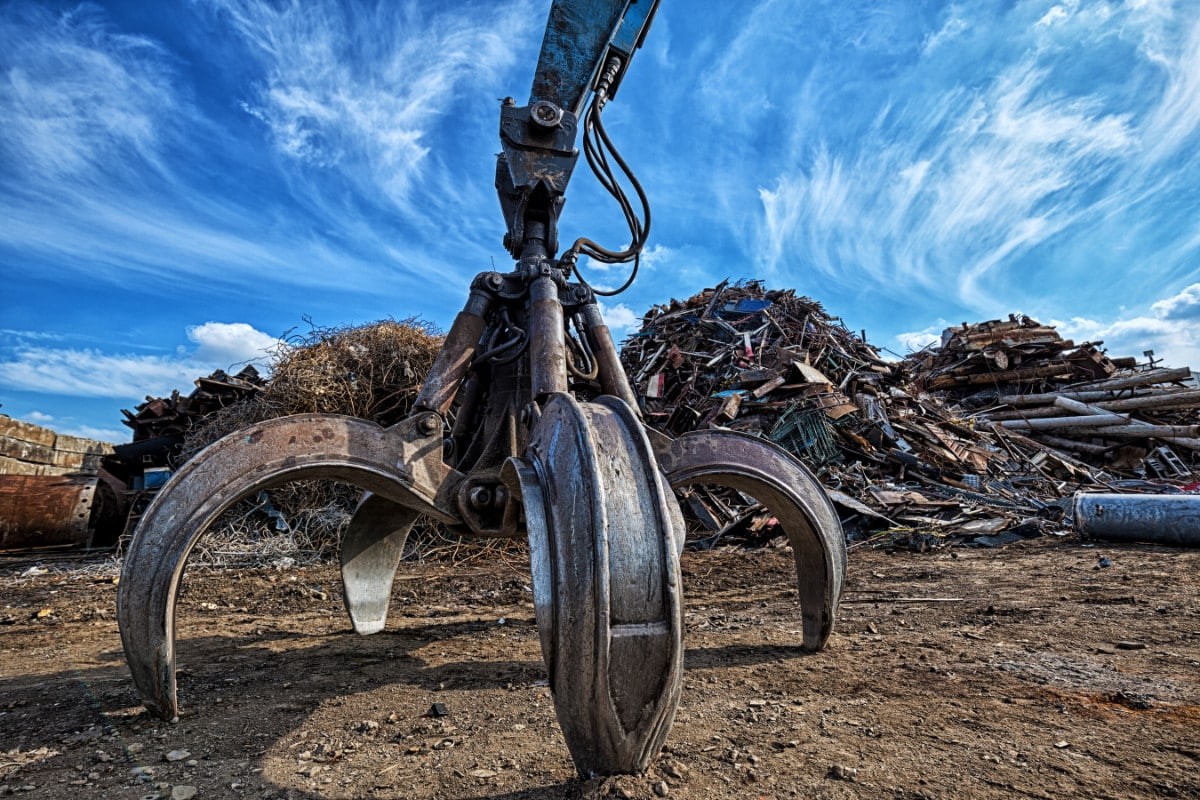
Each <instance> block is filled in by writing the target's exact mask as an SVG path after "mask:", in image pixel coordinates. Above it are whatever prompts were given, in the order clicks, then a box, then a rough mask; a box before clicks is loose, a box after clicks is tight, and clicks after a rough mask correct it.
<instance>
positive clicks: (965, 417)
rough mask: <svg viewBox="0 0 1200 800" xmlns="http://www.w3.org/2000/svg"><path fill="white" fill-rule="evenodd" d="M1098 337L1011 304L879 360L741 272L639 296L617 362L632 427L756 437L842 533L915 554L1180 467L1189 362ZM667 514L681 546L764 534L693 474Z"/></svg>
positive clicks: (1196, 439)
mask: <svg viewBox="0 0 1200 800" xmlns="http://www.w3.org/2000/svg"><path fill="white" fill-rule="evenodd" d="M1102 344H1103V343H1102V342H1085V343H1083V344H1079V345H1076V344H1075V343H1074V342H1071V341H1069V340H1064V339H1062V337H1061V336H1059V334H1058V333H1057V331H1056V330H1055V329H1054V328H1053V327H1050V326H1046V325H1042V324H1040V323H1038V322H1036V321H1035V320H1032V319H1030V318H1028V317H1018V316H1013V317H1010V319H1009V320H1008V321H1004V322H1002V321H990V322H984V323H980V324H978V325H966V324H964V325H963V326H961V327H959V328H951V329H949V330H947V331H946V332H945V333H944V334H943V337H942V341H941V343H940V344H939V345H937V346H934V347H930V348H927V349H925V350H923V351H921V352H919V353H916V354H914V355H912V356H910V357H909V358H907V359H905V360H904V361H888V360H886V359H884V358H883V357H882V356H881V355H880V353H879V352H878V351H877V350H876V349H875V348H874V347H872V346H871V345H870V344H868V343H867V341H866V337H865V333H861V334H860V333H855V332H853V331H851V330H850V329H849V328H848V327H847V326H846V325H845V324H844V323H843V322H842V321H841V320H840V319H838V318H836V317H833V316H831V315H829V314H828V313H826V312H825V310H824V309H823V308H822V307H821V305H820V304H819V303H818V302H816V301H814V300H812V299H809V298H806V297H801V296H798V295H796V293H795V292H794V291H791V290H767V289H766V288H765V287H764V286H763V284H762V283H761V282H759V281H749V282H743V283H737V284H730V283H729V282H723V283H721V284H720V285H718V286H716V287H713V288H710V289H706V290H704V291H702V292H700V293H698V294H696V295H694V296H692V297H690V298H688V299H687V300H684V301H678V300H672V301H671V302H670V303H668V304H666V305H661V306H656V307H654V308H652V309H651V310H650V312H649V313H647V314H646V316H645V318H644V320H643V325H642V328H641V330H640V331H638V332H637V333H635V334H633V335H632V336H631V337H630V338H629V339H627V340H626V342H625V345H624V348H623V350H622V362H623V364H624V366H625V368H626V371H627V372H628V374H629V376H630V379H631V381H632V383H633V386H634V389H635V391H636V392H637V393H638V395H639V403H640V405H641V408H642V411H643V414H644V416H645V418H646V421H647V422H648V424H649V425H650V426H652V427H654V428H656V429H658V430H661V431H663V432H666V433H669V434H671V435H675V436H678V435H680V434H683V433H685V432H687V431H690V430H695V429H704V428H730V429H733V430H738V431H743V432H746V433H750V434H753V435H756V436H759V437H763V438H767V439H770V440H771V441H773V442H775V443H776V444H777V445H779V446H781V447H783V448H784V449H786V450H788V451H789V452H791V453H793V454H794V455H796V456H798V457H799V458H800V459H801V460H802V461H803V462H804V463H805V464H806V465H807V466H808V467H809V468H810V469H812V470H813V471H814V472H815V473H816V475H817V477H818V478H819V479H820V481H821V482H822V484H824V486H825V487H826V488H827V489H828V490H829V491H830V495H831V497H832V498H833V500H834V502H835V504H836V505H837V506H838V509H839V512H840V514H841V516H842V521H843V525H844V526H845V527H846V529H847V533H848V534H850V535H851V536H852V538H854V537H857V538H860V539H863V538H870V539H873V540H874V541H876V542H879V543H883V544H887V545H896V544H900V545H906V546H910V547H913V548H915V549H924V548H926V547H929V546H932V545H936V544H939V543H943V542H946V541H951V542H971V543H975V544H978V545H981V546H995V545H997V544H1005V543H1008V542H1011V541H1016V540H1019V539H1022V538H1027V537H1030V536H1037V535H1040V534H1041V533H1043V532H1046V531H1056V532H1063V531H1065V530H1066V527H1065V523H1067V522H1069V516H1070V512H1071V497H1072V495H1073V494H1074V493H1075V492H1076V491H1077V490H1079V489H1084V490H1092V491H1097V490H1103V491H1160V490H1162V489H1164V488H1165V489H1166V490H1168V491H1178V490H1179V489H1178V488H1176V487H1178V486H1181V485H1184V484H1186V483H1188V482H1189V481H1194V480H1195V479H1196V477H1197V466H1196V456H1195V455H1194V453H1195V451H1197V450H1200V436H1198V435H1197V431H1200V429H1196V428H1195V426H1196V425H1197V424H1200V413H1198V410H1200V391H1196V390H1195V389H1188V388H1185V387H1184V386H1183V385H1182V381H1184V380H1186V379H1188V378H1189V377H1190V372H1189V371H1188V370H1186V369H1184V370H1167V369H1158V368H1155V367H1154V365H1153V364H1152V365H1150V366H1148V367H1147V366H1139V365H1138V364H1137V361H1136V360H1135V359H1131V358H1126V359H1112V358H1109V357H1108V356H1107V355H1106V354H1105V353H1104V351H1103V350H1102V349H1101V347H1100V346H1101V345H1102ZM1039 420H1042V421H1039ZM685 509H686V511H687V512H688V517H689V528H690V537H689V541H690V542H691V545H692V546H694V547H711V546H714V545H716V544H720V543H739V544H744V543H749V544H756V545H762V544H766V543H769V542H772V540H775V537H776V536H777V535H778V532H777V530H776V526H775V524H774V520H773V519H772V518H771V517H770V515H769V514H766V513H765V512H764V511H763V510H762V509H761V507H759V506H758V505H757V504H755V503H754V501H753V498H750V497H747V496H746V495H743V494H740V493H738V492H735V491H732V490H728V489H714V488H710V487H696V488H694V489H692V490H691V491H690V493H689V494H688V495H687V497H686V502H685ZM776 541H779V540H776Z"/></svg>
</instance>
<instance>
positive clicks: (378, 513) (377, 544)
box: [339, 493, 420, 634]
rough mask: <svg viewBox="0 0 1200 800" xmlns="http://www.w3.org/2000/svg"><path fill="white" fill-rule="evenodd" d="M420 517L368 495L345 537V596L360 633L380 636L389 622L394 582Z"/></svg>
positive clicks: (401, 507)
mask: <svg viewBox="0 0 1200 800" xmlns="http://www.w3.org/2000/svg"><path fill="white" fill-rule="evenodd" d="M418 516H420V514H419V512H417V511H415V510H414V509H412V508H409V507H407V506H403V505H400V504H398V503H394V502H392V501H391V500H388V499H386V498H384V497H380V496H379V495H377V494H370V493H367V494H366V495H364V497H363V499H362V500H361V501H360V502H359V504H358V508H356V509H355V510H354V516H353V517H351V518H350V524H349V525H348V526H347V527H346V533H345V534H344V535H343V536H342V545H341V550H340V552H339V558H340V560H341V564H342V596H343V598H344V599H345V601H346V611H347V612H348V613H349V614H350V623H351V624H352V625H353V626H354V632H355V633H361V634H369V633H379V631H381V630H383V626H384V624H386V623H387V615H388V605H389V603H390V602H391V599H392V582H393V580H394V579H395V577H396V568H397V567H398V566H399V564H400V556H401V555H402V554H403V553H404V542H405V541H407V539H408V532H409V531H411V530H412V526H413V523H414V522H416V521H417V517H418Z"/></svg>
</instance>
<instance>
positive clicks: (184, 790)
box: [171, 785, 196, 800]
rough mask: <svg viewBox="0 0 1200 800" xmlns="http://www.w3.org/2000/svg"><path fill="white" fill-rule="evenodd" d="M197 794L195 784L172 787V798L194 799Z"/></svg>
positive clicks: (172, 799) (176, 799)
mask: <svg viewBox="0 0 1200 800" xmlns="http://www.w3.org/2000/svg"><path fill="white" fill-rule="evenodd" d="M195 796H196V787H195V786H183V785H180V786H176V787H174V788H173V789H171V800H192V798H193V797H195Z"/></svg>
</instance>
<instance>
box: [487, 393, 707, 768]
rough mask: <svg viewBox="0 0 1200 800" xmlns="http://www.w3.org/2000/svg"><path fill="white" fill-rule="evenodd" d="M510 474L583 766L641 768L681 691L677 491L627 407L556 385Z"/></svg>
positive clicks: (575, 753) (548, 646) (545, 650)
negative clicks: (582, 399)
mask: <svg viewBox="0 0 1200 800" xmlns="http://www.w3.org/2000/svg"><path fill="white" fill-rule="evenodd" d="M504 478H505V482H506V483H507V484H508V485H509V487H510V488H511V489H512V490H513V491H514V492H516V491H519V492H520V496H521V498H522V502H523V505H524V509H525V520H526V527H527V529H528V532H529V546H530V561H531V569H532V573H533V590H534V607H535V610H536V616H537V622H538V632H539V635H540V637H541V643H542V654H543V656H544V658H545V660H546V666H547V669H548V671H549V674H550V686H551V688H552V690H553V692H554V705H555V711H556V712H557V714H558V721H559V725H560V726H561V727H562V732H563V738H564V739H566V742H567V747H568V748H569V749H570V751H571V757H572V759H573V760H574V762H575V767H576V769H578V770H579V772H580V774H582V775H585V776H590V775H596V774H601V775H610V774H614V773H624V772H633V773H637V772H643V771H645V769H646V767H647V765H648V764H649V762H650V759H651V758H652V757H653V756H654V755H655V754H656V753H657V752H658V750H659V748H660V747H661V746H662V743H663V741H664V739H665V738H666V735H667V731H668V730H669V729H670V726H671V721H672V720H673V719H674V717H675V709H676V707H677V706H678V704H679V690H680V678H681V674H682V654H683V648H682V643H681V627H682V624H681V611H680V606H681V599H680V592H679V557H678V551H677V550H676V545H675V539H676V537H675V530H676V528H677V526H680V525H681V524H682V519H681V517H680V515H679V512H678V508H677V505H676V503H675V498H674V497H673V496H672V493H671V491H670V489H669V488H668V487H667V485H666V482H665V481H664V480H663V477H662V474H661V472H660V471H659V469H658V466H657V464H656V463H655V459H654V454H653V451H652V449H651V447H650V443H649V441H648V440H647V438H646V435H645V433H644V432H643V431H642V428H641V425H640V423H639V421H638V420H637V418H636V417H635V416H634V414H633V412H632V411H630V409H629V407H628V406H627V405H625V403H623V402H622V401H620V400H617V399H615V398H613V397H601V398H599V399H598V400H597V401H596V402H594V403H582V404H581V403H577V402H576V401H575V400H574V399H572V398H571V397H570V396H569V395H566V394H554V395H552V396H551V398H550V400H549V401H548V402H547V403H546V405H545V407H544V410H543V412H542V415H541V418H540V419H539V420H538V422H537V424H536V426H535V427H534V429H533V431H532V435H531V438H530V444H529V448H528V450H527V451H526V458H523V459H516V458H513V459H510V460H509V461H508V462H507V464H506V465H505V472H504Z"/></svg>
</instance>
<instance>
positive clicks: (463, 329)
mask: <svg viewBox="0 0 1200 800" xmlns="http://www.w3.org/2000/svg"><path fill="white" fill-rule="evenodd" d="M490 307H491V303H490V301H489V300H488V298H487V296H486V295H485V294H484V293H483V292H481V291H478V290H476V289H472V291H471V296H470V299H469V300H468V301H467V306H466V307H465V308H464V309H463V310H462V311H460V312H458V316H457V317H455V318H454V323H453V324H452V325H451V326H450V332H449V333H448V334H446V341H445V344H444V345H443V346H442V349H441V352H439V353H438V356H437V358H436V359H435V360H434V362H433V365H432V366H431V367H430V368H429V374H428V376H427V377H426V378H425V383H424V385H422V386H421V391H420V392H418V393H417V398H416V400H414V401H413V405H414V406H415V407H416V408H421V409H428V410H431V411H436V412H437V413H438V414H441V415H444V414H445V413H446V412H447V411H449V410H450V406H451V405H452V404H453V403H454V397H455V395H456V394H457V393H458V387H459V385H460V384H461V383H462V380H463V378H464V377H466V375H467V371H468V370H469V369H470V367H471V358H472V357H473V356H474V355H475V348H476V346H477V345H478V344H479V338H480V337H481V336H482V335H483V328H484V325H485V324H486V320H487V315H488V310H489V309H490Z"/></svg>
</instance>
